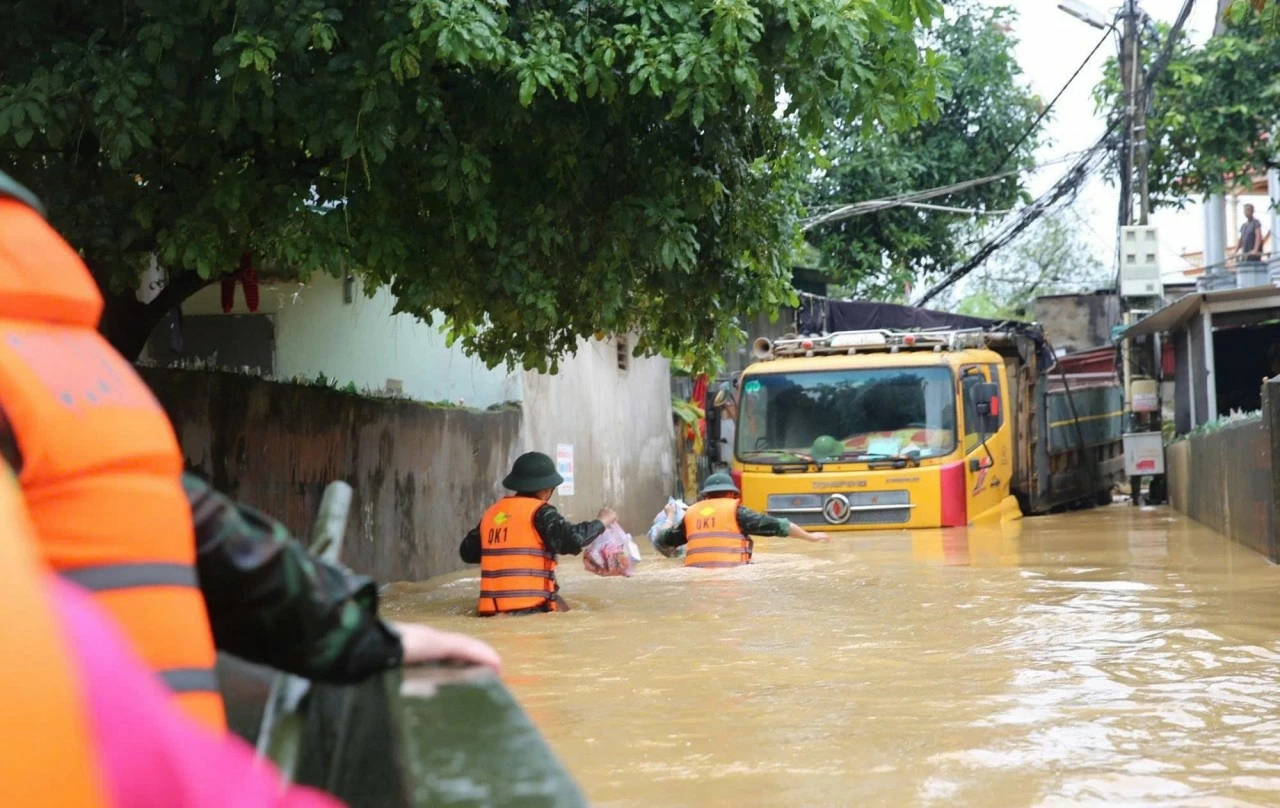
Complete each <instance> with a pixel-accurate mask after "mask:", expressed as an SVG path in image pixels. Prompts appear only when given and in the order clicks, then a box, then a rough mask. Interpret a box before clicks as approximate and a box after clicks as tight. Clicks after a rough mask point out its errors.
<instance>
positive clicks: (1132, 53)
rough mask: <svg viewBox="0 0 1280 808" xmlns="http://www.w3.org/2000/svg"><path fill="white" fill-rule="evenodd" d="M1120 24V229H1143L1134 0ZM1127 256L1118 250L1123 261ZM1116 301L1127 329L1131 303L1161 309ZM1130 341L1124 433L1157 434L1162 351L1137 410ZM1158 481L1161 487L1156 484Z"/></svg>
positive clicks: (1145, 203) (1159, 491) (1142, 132)
mask: <svg viewBox="0 0 1280 808" xmlns="http://www.w3.org/2000/svg"><path fill="white" fill-rule="evenodd" d="M1121 14H1122V17H1123V21H1122V28H1121V32H1120V77H1121V81H1122V82H1123V86H1124V94H1123V102H1122V103H1123V104H1124V110H1123V114H1124V130H1123V131H1124V139H1123V143H1122V146H1121V154H1120V176H1121V181H1120V211H1119V213H1120V217H1119V218H1120V224H1121V225H1124V226H1135V225H1136V226H1141V227H1147V226H1148V225H1149V224H1150V217H1151V192H1150V188H1149V186H1148V163H1149V156H1150V147H1149V145H1148V142H1147V93H1148V89H1147V86H1146V70H1145V67H1144V65H1143V60H1142V37H1141V34H1140V31H1141V22H1142V16H1143V14H1142V10H1141V9H1140V8H1139V7H1138V2H1137V0H1124V7H1123V11H1122V12H1121ZM1124 254H1125V251H1124V250H1123V249H1122V250H1121V255H1122V256H1123V255H1124ZM1116 291H1117V296H1118V299H1119V304H1120V312H1121V318H1122V320H1121V321H1122V322H1123V323H1124V324H1125V325H1126V326H1128V325H1131V324H1133V322H1135V321H1136V319H1137V318H1138V316H1139V313H1138V312H1137V311H1134V307H1133V306H1132V305H1131V303H1132V302H1139V303H1140V308H1145V309H1148V310H1150V311H1155V310H1156V309H1158V308H1160V299H1159V298H1158V297H1156V298H1153V299H1151V300H1150V301H1146V300H1142V301H1130V300H1129V299H1127V298H1126V297H1125V296H1124V295H1121V294H1119V291H1120V290H1119V289H1117V290H1116ZM1148 302H1149V305H1147V304H1148ZM1133 347H1134V346H1133V344H1132V341H1131V340H1129V339H1125V340H1124V343H1123V345H1122V346H1121V356H1122V362H1123V374H1122V377H1123V380H1124V390H1125V402H1126V404H1127V406H1126V409H1127V410H1128V411H1129V412H1128V417H1129V424H1128V427H1127V429H1126V431H1128V430H1133V431H1135V432H1141V431H1148V432H1154V433H1157V434H1158V433H1159V432H1160V421H1161V417H1160V404H1159V389H1160V385H1161V383H1162V382H1163V378H1162V377H1163V373H1162V371H1163V351H1162V346H1161V342H1160V338H1159V336H1158V335H1156V336H1153V337H1151V346H1150V347H1151V349H1152V350H1151V360H1152V365H1151V372H1150V376H1149V377H1148V376H1146V374H1143V373H1141V371H1142V370H1143V368H1142V367H1141V365H1142V364H1144V363H1143V362H1141V361H1139V362H1138V363H1137V364H1138V365H1139V367H1138V370H1139V373H1140V376H1141V377H1142V378H1143V379H1144V381H1143V386H1144V387H1146V388H1148V389H1149V387H1150V386H1151V383H1152V382H1154V386H1155V389H1156V391H1157V397H1156V408H1155V412H1143V411H1135V407H1134V403H1135V399H1136V398H1137V396H1136V395H1135V387H1136V385H1135V383H1134V382H1135V374H1134V364H1135V362H1134V360H1135V359H1138V358H1139V357H1141V354H1142V352H1138V353H1137V355H1136V356H1135V352H1134V351H1133ZM1157 481H1160V483H1161V484H1160V485H1157ZM1151 482H1152V485H1151V489H1152V490H1151V495H1150V497H1149V498H1150V500H1152V501H1156V502H1159V501H1163V499H1164V492H1163V487H1164V486H1163V484H1162V483H1163V477H1162V476H1161V475H1155V476H1153V477H1152V480H1151ZM1129 486H1130V490H1131V494H1132V501H1133V504H1135V505H1136V504H1138V500H1139V497H1140V496H1141V491H1142V477H1140V476H1138V477H1131V478H1130V480H1129Z"/></svg>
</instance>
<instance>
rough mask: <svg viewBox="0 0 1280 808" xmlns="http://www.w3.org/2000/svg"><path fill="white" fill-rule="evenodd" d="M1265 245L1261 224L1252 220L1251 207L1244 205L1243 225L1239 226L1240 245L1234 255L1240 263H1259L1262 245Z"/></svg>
mask: <svg viewBox="0 0 1280 808" xmlns="http://www.w3.org/2000/svg"><path fill="white" fill-rule="evenodd" d="M1265 243H1266V239H1265V238H1263V236H1262V222H1260V221H1258V220H1257V219H1256V218H1254V215H1253V205H1245V206H1244V224H1242V225H1240V243H1239V244H1238V245H1237V246H1236V255H1237V256H1238V257H1239V258H1240V260H1242V261H1250V262H1252V261H1261V260H1262V245H1263V244H1265Z"/></svg>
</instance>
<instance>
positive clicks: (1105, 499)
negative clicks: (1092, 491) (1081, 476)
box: [1093, 488, 1113, 508]
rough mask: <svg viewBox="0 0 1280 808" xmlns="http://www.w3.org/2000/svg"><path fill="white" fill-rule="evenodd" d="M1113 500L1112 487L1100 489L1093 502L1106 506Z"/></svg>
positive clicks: (1101, 506) (1102, 506)
mask: <svg viewBox="0 0 1280 808" xmlns="http://www.w3.org/2000/svg"><path fill="white" fill-rule="evenodd" d="M1112 501H1113V500H1112V499H1111V489H1110V488H1107V489H1105V490H1103V491H1099V492H1098V493H1097V494H1096V495H1094V500H1093V504H1094V505H1097V506H1098V507H1099V508H1105V507H1106V506H1108V505H1110V504H1111V503H1112Z"/></svg>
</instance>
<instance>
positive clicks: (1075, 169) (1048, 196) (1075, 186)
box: [915, 0, 1195, 306]
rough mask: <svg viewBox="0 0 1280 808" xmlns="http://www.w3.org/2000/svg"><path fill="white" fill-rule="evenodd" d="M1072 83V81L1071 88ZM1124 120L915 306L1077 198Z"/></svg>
mask: <svg viewBox="0 0 1280 808" xmlns="http://www.w3.org/2000/svg"><path fill="white" fill-rule="evenodd" d="M1194 5H1195V0H1185V2H1184V3H1183V4H1182V9H1181V11H1179V12H1178V17H1177V19H1176V20H1175V21H1174V24H1173V26H1172V27H1171V28H1170V30H1169V36H1168V38H1167V40H1166V41H1165V43H1164V47H1163V48H1162V49H1161V51H1160V54H1159V56H1157V57H1156V60H1155V61H1154V62H1153V63H1152V65H1151V69H1150V70H1148V71H1147V74H1146V76H1145V81H1146V84H1145V85H1144V87H1145V92H1146V93H1148V94H1149V93H1150V92H1151V89H1150V88H1151V87H1153V86H1154V84H1155V81H1156V79H1158V78H1159V77H1160V74H1161V73H1162V72H1163V71H1164V70H1165V68H1166V67H1168V64H1169V60H1170V58H1171V57H1172V55H1173V48H1174V44H1175V42H1176V40H1177V38H1178V34H1179V33H1181V31H1182V28H1183V26H1184V25H1186V22H1187V19H1188V18H1189V17H1190V15H1191V9H1192V7H1193V6H1194ZM1104 39H1105V37H1104ZM1095 50H1096V47H1095ZM1090 56H1092V54H1090ZM1086 61H1087V60H1086ZM1077 72H1079V71H1077ZM1073 78H1074V76H1073ZM1069 83H1070V81H1068V84H1069ZM1148 98H1149V95H1148ZM1148 98H1144V99H1143V102H1144V103H1146V101H1147V100H1148ZM1123 120H1124V119H1123V117H1117V118H1116V119H1115V120H1114V121H1113V122H1112V123H1111V124H1110V125H1109V126H1108V127H1107V131H1106V132H1105V133H1104V134H1103V135H1102V137H1101V138H1099V139H1098V141H1097V142H1096V143H1094V145H1093V146H1092V147H1091V148H1090V149H1089V150H1088V151H1087V152H1086V153H1085V154H1084V156H1082V157H1081V158H1080V160H1079V161H1077V162H1076V164H1075V165H1073V166H1072V167H1071V168H1070V169H1068V170H1067V173H1066V174H1065V175H1064V176H1063V177H1062V179H1060V180H1058V182H1057V183H1055V184H1054V185H1053V187H1052V188H1050V189H1049V190H1048V191H1046V192H1045V193H1044V194H1042V195H1041V196H1040V197H1039V198H1038V199H1036V200H1035V201H1034V202H1032V203H1031V204H1030V205H1028V206H1027V207H1025V208H1022V209H1021V210H1020V211H1018V213H1016V214H1014V216H1012V217H1010V219H1009V220H1008V221H1007V222H1005V223H1004V224H1002V225H1001V227H1000V229H999V230H997V232H996V234H995V235H994V236H992V237H991V238H990V239H988V240H987V241H986V243H984V244H983V245H982V247H980V248H979V249H978V251H977V252H976V253H974V254H973V255H972V256H971V257H970V258H969V260H968V261H966V262H965V263H964V264H962V265H960V266H958V267H956V268H955V269H953V270H951V271H950V272H948V273H947V275H946V277H945V278H943V279H942V280H941V281H940V282H938V283H937V284H935V285H934V286H933V287H931V288H930V289H929V290H928V291H926V292H925V293H924V294H923V295H922V296H921V297H920V299H919V300H917V301H916V303H915V305H916V306H923V305H924V304H925V303H928V302H929V301H930V300H932V299H933V298H935V297H937V296H938V295H939V294H941V293H942V292H944V291H946V290H947V289H948V288H950V287H951V286H952V285H954V284H955V283H956V282H957V281H959V280H960V279H961V278H964V277H965V276H966V275H968V274H969V273H970V272H972V271H973V270H974V269H976V268H977V267H978V266H979V265H980V264H982V263H983V262H984V261H986V260H987V259H988V258H989V257H991V255H992V254H993V253H995V252H996V250H999V249H1001V248H1002V247H1005V246H1006V245H1008V244H1009V242H1011V241H1013V240H1014V238H1016V237H1017V236H1018V234H1019V233H1021V232H1022V231H1024V230H1026V229H1027V228H1028V227H1030V226H1031V225H1032V224H1033V223H1034V222H1035V221H1036V220H1037V219H1039V218H1040V217H1041V216H1043V215H1044V214H1045V213H1046V212H1048V211H1049V210H1050V209H1051V208H1052V207H1053V206H1054V205H1056V204H1057V203H1058V202H1060V201H1061V200H1062V199H1064V198H1066V197H1068V196H1074V194H1075V193H1076V192H1077V191H1078V190H1079V188H1080V186H1081V185H1083V184H1084V181H1085V180H1086V179H1088V177H1089V176H1090V175H1091V174H1093V173H1094V172H1095V171H1097V170H1098V169H1099V168H1100V167H1101V165H1102V161H1101V159H1100V158H1101V156H1103V155H1105V151H1106V149H1107V148H1108V147H1109V146H1110V145H1111V142H1112V135H1113V134H1114V133H1115V131H1116V130H1117V129H1118V128H1119V127H1120V124H1121V123H1122V122H1123ZM1144 136H1145V135H1144ZM1117 246H1118V242H1117Z"/></svg>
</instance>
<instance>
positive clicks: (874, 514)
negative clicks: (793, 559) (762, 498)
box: [768, 491, 913, 527]
mask: <svg viewBox="0 0 1280 808" xmlns="http://www.w3.org/2000/svg"><path fill="white" fill-rule="evenodd" d="M835 494H842V495H844V497H845V499H847V500H848V501H849V510H850V513H849V518H848V519H847V520H844V521H839V520H837V521H834V522H833V521H832V520H830V519H828V518H827V517H826V515H825V514H824V512H823V510H824V508H825V507H826V505H827V500H828V499H829V498H830V497H832V496H834V495H835ZM912 507H913V506H912V504H911V494H910V492H908V491H832V492H831V493H822V494H770V495H769V500H768V511H769V515H770V516H774V517H778V518H781V519H790V520H791V521H792V522H795V523H796V524H797V525H801V526H803V527H811V526H818V527H822V526H828V525H833V524H835V525H900V524H903V523H905V522H907V521H909V520H910V519H911V509H912Z"/></svg>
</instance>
